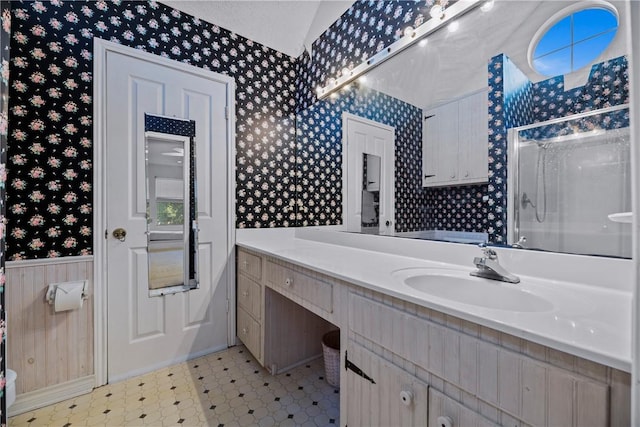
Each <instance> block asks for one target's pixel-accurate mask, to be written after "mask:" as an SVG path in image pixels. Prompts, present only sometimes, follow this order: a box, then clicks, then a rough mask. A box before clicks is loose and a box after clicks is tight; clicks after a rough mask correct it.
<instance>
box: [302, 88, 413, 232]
mask: <svg viewBox="0 0 640 427" xmlns="http://www.w3.org/2000/svg"><path fill="white" fill-rule="evenodd" d="M343 112H348V113H352V114H355V115H357V116H360V117H364V118H366V119H370V120H375V121H377V122H379V123H383V124H386V125H389V126H393V127H394V128H395V135H396V141H395V151H396V159H395V170H396V173H395V209H396V225H395V229H396V231H414V230H422V229H424V206H423V204H422V203H421V200H422V180H421V171H422V148H421V147H422V110H421V109H420V108H417V107H415V106H413V105H410V104H407V103H406V102H402V101H400V100H398V99H396V98H392V97H390V96H388V95H385V94H383V93H380V92H377V91H375V90H372V89H370V88H367V87H360V86H357V85H353V86H352V87H351V88H350V89H349V90H347V91H341V92H340V94H339V95H338V96H336V97H330V98H328V99H326V100H323V101H318V102H316V103H315V104H314V105H313V106H312V107H310V108H307V109H306V110H304V111H301V112H300V113H298V115H297V124H298V126H297V128H298V133H297V156H298V159H299V160H298V162H299V164H298V175H297V182H298V188H297V190H298V191H297V196H298V210H297V213H298V221H299V225H301V226H305V225H330V224H340V223H341V221H342V113H343Z"/></svg>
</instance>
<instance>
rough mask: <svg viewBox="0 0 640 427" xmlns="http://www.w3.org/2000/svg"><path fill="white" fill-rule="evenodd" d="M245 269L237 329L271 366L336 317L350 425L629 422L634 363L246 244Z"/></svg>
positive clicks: (310, 348)
mask: <svg viewBox="0 0 640 427" xmlns="http://www.w3.org/2000/svg"><path fill="white" fill-rule="evenodd" d="M237 277H238V304H237V308H238V338H239V339H240V340H241V341H242V342H243V343H244V344H245V345H246V347H247V349H249V351H250V352H251V353H252V354H253V355H254V356H255V357H256V359H258V361H259V362H260V363H261V364H262V365H263V366H265V367H266V368H267V369H268V370H269V371H270V372H271V373H274V374H276V373H280V372H283V371H285V370H287V369H289V368H291V367H294V366H297V365H299V364H302V363H306V362H307V361H308V360H310V359H313V358H316V357H320V356H321V354H322V350H321V344H320V342H321V337H322V335H323V334H324V333H325V332H327V331H329V330H332V329H335V328H336V327H340V330H341V355H340V360H341V362H340V363H341V372H340V386H341V387H340V389H341V392H340V408H341V412H340V423H341V425H343V426H344V425H350V426H356V425H367V426H375V425H379V426H388V425H394V426H395V425H398V426H430V427H442V426H445V427H446V426H448V425H449V424H450V425H452V426H453V427H456V426H460V427H461V426H465V427H466V426H478V427H485V426H498V425H505V426H506V425H508V426H512V427H518V426H523V427H524V426H548V427H555V426H563V427H564V426H567V427H586V426H602V427H605V426H611V427H613V426H627V425H629V423H630V412H631V411H630V394H631V387H630V382H631V379H630V375H629V374H628V373H626V372H622V371H619V370H617V369H614V368H611V367H607V366H604V365H601V364H598V363H595V362H591V361H588V360H586V359H582V358H580V357H577V356H573V355H570V354H567V353H563V352H561V351H558V350H555V349H552V348H550V347H545V346H542V345H539V344H536V343H533V342H529V341H526V340H524V339H521V338H517V337H514V336H512V335H509V334H506V333H503V332H498V331H496V330H494V329H491V328H487V327H484V326H480V325H478V324H475V323H472V322H469V321H465V320H462V319H459V318H455V317H452V316H448V315H445V314H443V313H441V312H438V311H435V310H431V309H428V308H425V307H423V306H420V305H417V304H414V303H411V302H408V301H404V300H402V299H399V298H395V297H391V296H388V295H384V294H381V293H378V292H375V291H372V290H368V289H365V288H363V287H360V286H358V285H355V284H351V283H347V282H344V281H340V280H338V279H335V278H332V277H330V276H327V275H325V274H322V273H319V272H316V271H314V270H312V269H309V268H306V267H301V266H299V265H296V264H293V263H289V262H286V261H282V260H280V259H277V258H275V257H271V256H268V255H260V254H258V253H254V252H251V251H247V250H245V249H242V248H239V249H238V275H237ZM245 331H246V332H245Z"/></svg>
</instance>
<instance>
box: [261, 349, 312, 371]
mask: <svg viewBox="0 0 640 427" xmlns="http://www.w3.org/2000/svg"><path fill="white" fill-rule="evenodd" d="M321 357H322V353H320V354H316V355H314V356H311V357H307V358H306V359H304V360H301V361H299V362H296V363H294V364H292V365H289V366H285V367H284V368H280V367H279V366H276V365H271V366H267V367H266V369H267V371H268V372H269V373H270V374H271V375H279V374H284V373H285V372H287V371H290V370H292V369H293V368H297V367H298V366H301V365H304V364H306V363H309V362H311V361H312V360H316V359H320V358H321Z"/></svg>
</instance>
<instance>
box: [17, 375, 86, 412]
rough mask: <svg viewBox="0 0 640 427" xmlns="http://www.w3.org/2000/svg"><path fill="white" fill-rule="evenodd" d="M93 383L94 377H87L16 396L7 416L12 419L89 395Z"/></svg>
mask: <svg viewBox="0 0 640 427" xmlns="http://www.w3.org/2000/svg"><path fill="white" fill-rule="evenodd" d="M95 381H96V379H95V376H94V375H89V376H87V377H82V378H78V379H76V380H71V381H67V382H65V383H61V384H56V385H52V386H49V387H45V388H41V389H40V390H35V391H31V392H28V393H22V394H19V395H18V396H16V401H15V402H14V404H13V405H11V407H10V408H9V410H8V411H7V415H9V416H10V417H13V416H15V415H20V414H24V413H25V412H29V411H33V410H34V409H38V408H42V407H44V406H48V405H53V404H54V403H58V402H62V401H63V400H67V399H71V398H73V397H77V396H80V395H83V394H86V393H89V392H91V390H93V386H94V385H95Z"/></svg>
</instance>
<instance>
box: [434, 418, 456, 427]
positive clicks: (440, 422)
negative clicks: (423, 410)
mask: <svg viewBox="0 0 640 427" xmlns="http://www.w3.org/2000/svg"><path fill="white" fill-rule="evenodd" d="M436 426H437V427H453V420H452V419H451V418H450V417H445V416H439V417H438V418H436Z"/></svg>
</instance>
